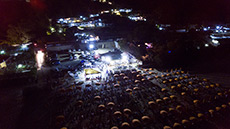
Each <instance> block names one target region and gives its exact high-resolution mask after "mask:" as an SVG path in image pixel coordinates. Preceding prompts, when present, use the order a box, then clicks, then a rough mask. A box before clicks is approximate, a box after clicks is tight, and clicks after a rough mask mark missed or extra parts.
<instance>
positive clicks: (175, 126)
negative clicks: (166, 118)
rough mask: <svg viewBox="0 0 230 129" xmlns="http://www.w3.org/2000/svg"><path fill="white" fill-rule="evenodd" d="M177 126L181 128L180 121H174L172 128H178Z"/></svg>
mask: <svg viewBox="0 0 230 129" xmlns="http://www.w3.org/2000/svg"><path fill="white" fill-rule="evenodd" d="M178 128H181V124H180V123H174V124H173V129H178Z"/></svg>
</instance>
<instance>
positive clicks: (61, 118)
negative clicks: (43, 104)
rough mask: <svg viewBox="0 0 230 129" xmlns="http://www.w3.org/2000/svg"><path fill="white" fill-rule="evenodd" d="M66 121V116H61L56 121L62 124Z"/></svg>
mask: <svg viewBox="0 0 230 129" xmlns="http://www.w3.org/2000/svg"><path fill="white" fill-rule="evenodd" d="M64 120H65V116H64V115H59V116H57V117H56V121H57V122H62V121H64Z"/></svg>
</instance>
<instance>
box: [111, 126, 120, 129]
mask: <svg viewBox="0 0 230 129" xmlns="http://www.w3.org/2000/svg"><path fill="white" fill-rule="evenodd" d="M111 129H119V128H118V127H117V126H113V127H111Z"/></svg>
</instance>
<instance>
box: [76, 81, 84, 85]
mask: <svg viewBox="0 0 230 129" xmlns="http://www.w3.org/2000/svg"><path fill="white" fill-rule="evenodd" d="M83 83H84V82H83V81H80V82H77V83H76V85H82V84H83Z"/></svg>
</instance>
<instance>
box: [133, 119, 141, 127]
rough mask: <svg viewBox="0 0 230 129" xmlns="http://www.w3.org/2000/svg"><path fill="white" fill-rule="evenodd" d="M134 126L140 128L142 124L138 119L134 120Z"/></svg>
mask: <svg viewBox="0 0 230 129" xmlns="http://www.w3.org/2000/svg"><path fill="white" fill-rule="evenodd" d="M132 124H133V126H134V127H137V126H140V124H141V122H140V121H139V120H138V119H133V120H132Z"/></svg>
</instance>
